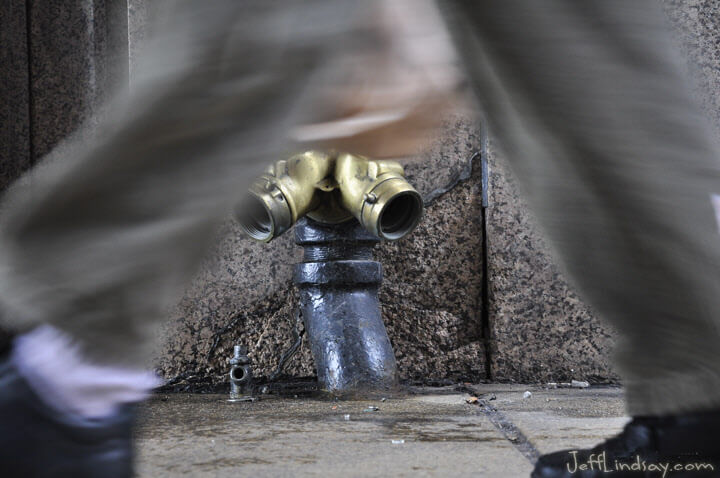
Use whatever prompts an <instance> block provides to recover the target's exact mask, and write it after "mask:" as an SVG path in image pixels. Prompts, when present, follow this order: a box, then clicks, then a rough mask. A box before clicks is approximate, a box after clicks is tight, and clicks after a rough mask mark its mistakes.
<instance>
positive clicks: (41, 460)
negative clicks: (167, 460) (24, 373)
mask: <svg viewBox="0 0 720 478" xmlns="http://www.w3.org/2000/svg"><path fill="white" fill-rule="evenodd" d="M134 408H135V407H126V408H124V409H123V410H122V411H120V412H119V413H117V414H115V415H114V416H112V417H110V418H103V419H97V420H96V419H84V418H81V417H77V416H72V415H68V414H63V413H61V412H59V411H56V410H55V409H53V408H51V407H49V406H47V405H46V404H45V403H44V402H42V401H41V400H40V399H39V398H38V396H37V395H36V394H35V392H34V391H33V390H32V389H31V388H30V387H29V386H28V384H27V382H25V380H24V379H23V378H22V377H21V376H20V375H19V374H18V372H17V370H16V369H15V367H14V366H13V365H12V364H11V363H10V361H9V360H7V358H5V359H3V360H2V363H0V477H3V478H10V477H23V478H31V477H43V478H45V477H53V478H54V477H62V478H90V477H103V478H120V477H123V478H125V477H130V476H132V440H131V438H132V436H131V435H132V423H133V418H134V414H135V412H134Z"/></svg>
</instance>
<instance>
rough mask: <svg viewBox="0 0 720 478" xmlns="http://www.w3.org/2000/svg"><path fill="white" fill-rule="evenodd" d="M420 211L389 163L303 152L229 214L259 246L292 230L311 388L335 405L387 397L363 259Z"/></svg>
mask: <svg viewBox="0 0 720 478" xmlns="http://www.w3.org/2000/svg"><path fill="white" fill-rule="evenodd" d="M422 212H423V201H422V198H421V197H420V194H418V192H417V191H415V189H414V188H413V187H412V186H411V185H410V184H409V183H408V182H407V181H406V180H405V178H404V171H403V168H402V166H401V165H400V164H399V163H397V162H395V161H373V160H370V159H367V158H364V157H361V156H356V155H352V154H347V153H341V154H325V153H321V152H317V151H309V152H306V153H303V154H299V155H296V156H293V157H291V158H290V159H287V160H281V161H277V162H276V163H274V164H273V165H271V166H270V167H269V168H268V169H267V170H266V171H265V173H264V174H263V175H262V176H260V178H258V179H257V180H256V181H255V182H254V183H253V184H252V186H251V187H250V189H249V191H248V196H247V198H246V201H245V202H244V203H243V204H242V205H241V207H240V209H239V210H238V218H239V221H240V225H241V226H242V228H243V230H244V231H245V232H246V233H247V234H248V235H249V236H250V237H252V238H253V239H256V240H258V241H263V242H269V241H271V240H272V239H274V238H275V237H278V236H279V235H281V234H282V233H284V232H285V231H287V230H288V229H289V228H290V227H291V226H292V225H293V224H295V223H297V225H296V227H295V242H296V243H297V244H299V245H301V246H303V248H304V249H305V255H304V258H303V262H301V263H299V264H296V265H295V272H294V277H293V281H294V283H295V284H296V285H297V286H298V288H299V291H300V302H299V307H298V308H299V316H300V317H302V320H303V322H304V324H305V331H306V333H307V337H308V340H309V342H310V348H311V350H312V354H313V357H314V359H315V367H316V369H317V374H318V381H319V382H320V385H321V387H322V388H323V389H324V390H326V391H328V392H330V393H332V394H333V395H336V396H343V397H368V396H375V395H377V394H382V395H387V393H388V392H391V391H392V389H394V388H395V387H396V386H397V364H396V362H395V354H394V353H393V350H392V345H391V344H390V339H389V338H388V335H387V331H386V330H385V325H384V323H383V320H382V315H381V312H380V300H379V298H378V289H379V287H380V283H381V282H382V266H381V264H380V263H379V262H377V261H374V260H373V257H372V250H373V248H374V247H375V245H376V244H377V243H378V242H380V240H381V239H385V240H389V241H395V240H397V239H400V238H402V237H404V236H406V235H407V234H409V233H410V232H411V231H412V230H413V229H415V227H416V226H417V225H418V223H419V222H420V218H421V217H422Z"/></svg>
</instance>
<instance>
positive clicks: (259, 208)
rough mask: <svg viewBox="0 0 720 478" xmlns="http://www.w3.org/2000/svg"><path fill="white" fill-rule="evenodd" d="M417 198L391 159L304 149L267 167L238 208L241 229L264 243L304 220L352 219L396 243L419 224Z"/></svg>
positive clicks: (331, 221)
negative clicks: (374, 158) (372, 158)
mask: <svg viewBox="0 0 720 478" xmlns="http://www.w3.org/2000/svg"><path fill="white" fill-rule="evenodd" d="M422 213H423V201H422V198H421V197H420V194H418V192H417V191H416V190H415V189H414V188H413V187H412V186H411V185H410V184H409V183H408V182H407V181H406V180H405V177H404V171H403V167H402V166H401V165H400V164H399V163H397V162H395V161H386V160H370V159H367V158H364V157H362V156H356V155H352V154H348V153H341V154H336V155H329V154H325V153H322V152H318V151H308V152H305V153H302V154H298V155H296V156H293V157H291V158H290V159H283V160H280V161H277V162H276V163H274V164H272V165H271V166H270V167H268V169H267V170H266V171H265V173H264V174H262V175H261V176H260V177H259V178H258V179H257V180H256V181H255V182H253V184H252V185H251V186H250V189H249V191H248V196H247V198H246V200H245V201H244V202H243V203H242V205H241V209H239V210H238V213H237V215H238V219H239V221H240V225H241V227H242V229H243V230H244V231H245V232H246V233H247V234H248V235H249V236H250V237H252V238H253V239H255V240H258V241H262V242H269V241H271V240H272V239H274V238H276V237H278V236H280V235H281V234H283V233H284V232H285V231H287V230H288V229H289V228H290V227H292V225H293V224H295V223H296V222H297V221H298V219H300V218H302V217H304V216H307V217H309V218H310V219H313V220H314V221H317V222H320V223H323V224H339V223H342V222H345V221H347V220H349V219H351V218H352V217H355V218H356V219H357V220H358V221H359V222H360V224H361V225H362V226H363V227H364V228H365V229H366V230H367V231H369V232H370V233H371V234H373V235H375V236H377V237H379V238H380V239H385V240H388V241H395V240H398V239H400V238H402V237H404V236H406V235H407V234H409V233H410V232H412V230H413V229H415V227H416V226H417V225H418V223H419V222H420V218H421V217H422Z"/></svg>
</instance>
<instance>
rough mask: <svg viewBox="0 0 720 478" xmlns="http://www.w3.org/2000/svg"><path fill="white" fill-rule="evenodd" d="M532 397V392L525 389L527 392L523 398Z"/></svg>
mask: <svg viewBox="0 0 720 478" xmlns="http://www.w3.org/2000/svg"><path fill="white" fill-rule="evenodd" d="M530 397H532V392H530V391H529V390H525V393H523V398H530Z"/></svg>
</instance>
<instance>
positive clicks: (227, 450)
mask: <svg viewBox="0 0 720 478" xmlns="http://www.w3.org/2000/svg"><path fill="white" fill-rule="evenodd" d="M526 391H529V392H530V393H531V396H529V397H527V395H528V394H526V393H525V392H526ZM471 396H479V397H480V402H481V403H483V405H478V404H468V403H466V399H467V398H469V397H471ZM524 397H525V398H524ZM227 399H228V396H227V395H191V394H169V395H157V396H155V397H153V399H152V400H151V401H150V402H148V403H147V404H146V405H145V406H144V408H143V410H142V412H141V415H140V420H139V426H138V430H137V447H138V464H137V468H138V475H139V476H143V477H158V478H159V477H170V476H173V477H174V476H183V475H184V476H212V477H215V476H217V477H225V476H228V477H229V476H233V477H245V476H248V477H249V476H257V477H275V476H326V477H334V476H343V477H355V476H357V477H365V476H393V477H394V476H398V477H402V476H413V477H423V476H459V475H469V476H498V477H515V476H518V477H519V476H528V475H529V473H530V470H531V469H532V461H533V459H534V457H535V456H537V453H538V452H539V453H546V452H549V451H553V450H557V449H561V448H577V447H585V446H588V445H592V444H595V443H597V442H599V441H602V440H603V439H605V438H607V437H608V436H610V435H613V434H615V433H617V432H618V431H619V430H620V429H621V428H622V426H623V425H624V424H625V422H626V421H627V417H625V416H624V408H623V404H622V391H621V390H620V389H619V388H595V387H590V388H589V389H581V390H577V389H544V388H542V387H539V386H528V385H501V384H489V385H471V386H465V387H464V390H463V392H458V391H457V389H456V388H454V387H447V388H424V389H414V393H413V394H410V395H407V396H404V397H402V398H388V399H386V400H385V401H381V400H368V401H331V400H322V399H316V398H277V397H268V398H264V399H263V400H260V401H257V402H234V403H231V402H228V401H227ZM372 407H377V410H373V408H372Z"/></svg>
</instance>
